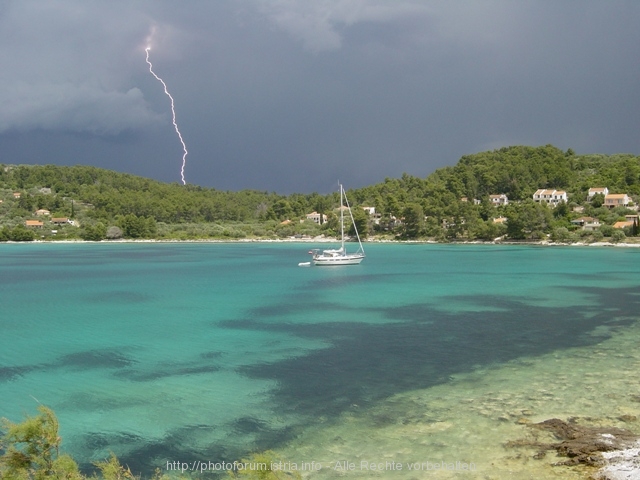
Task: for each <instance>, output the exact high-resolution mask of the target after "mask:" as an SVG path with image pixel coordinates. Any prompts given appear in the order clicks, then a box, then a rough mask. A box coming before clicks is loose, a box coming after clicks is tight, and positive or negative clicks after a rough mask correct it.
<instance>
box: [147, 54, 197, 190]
mask: <svg viewBox="0 0 640 480" xmlns="http://www.w3.org/2000/svg"><path fill="white" fill-rule="evenodd" d="M149 50H151V47H147V48H145V49H144V51H145V53H146V54H147V63H148V64H149V72H151V75H153V76H154V77H156V80H158V81H159V82H160V83H161V84H162V86H163V87H164V93H165V94H166V95H167V97H169V99H170V100H171V115H172V117H173V118H172V121H173V127H174V128H175V129H176V133H177V134H178V138H179V139H180V143H182V150H183V151H184V153H183V154H182V168H181V169H180V176H181V177H182V184H183V185H186V184H187V182H186V181H185V179H184V167H185V165H186V164H187V153H189V152H187V145H186V144H185V143H184V140H183V138H182V134H181V133H180V129H179V128H178V123H177V122H176V109H175V104H174V102H173V97H172V96H171V94H170V93H169V89H168V88H167V84H166V83H164V80H162V79H161V78H160V77H159V76H158V75H156V72H154V71H153V65H151V61H150V60H149Z"/></svg>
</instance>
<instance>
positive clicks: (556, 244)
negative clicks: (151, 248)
mask: <svg viewBox="0 0 640 480" xmlns="http://www.w3.org/2000/svg"><path fill="white" fill-rule="evenodd" d="M76 243H78V244H129V243H302V244H309V243H339V240H338V239H335V238H330V237H323V238H320V237H313V238H278V239H269V238H241V239H235V240H231V239H229V240H226V239H225V240H220V239H192V240H176V239H155V238H145V239H132V238H130V239H118V240H100V241H97V242H96V241H91V240H81V239H77V240H33V241H29V242H16V241H12V240H8V241H6V242H1V243H0V245H2V244H11V245H26V244H76ZM348 243H352V242H348ZM362 243H364V244H367V243H369V244H376V243H377V244H380V243H385V244H389V243H390V244H399V245H507V246H518V245H525V246H541V247H618V248H639V247H640V243H626V242H619V243H612V242H593V243H585V242H576V243H561V242H549V241H546V240H542V241H538V242H527V241H499V242H495V241H482V240H470V241H460V242H438V241H435V240H390V239H369V240H363V242H362Z"/></svg>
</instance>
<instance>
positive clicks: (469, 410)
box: [278, 325, 640, 480]
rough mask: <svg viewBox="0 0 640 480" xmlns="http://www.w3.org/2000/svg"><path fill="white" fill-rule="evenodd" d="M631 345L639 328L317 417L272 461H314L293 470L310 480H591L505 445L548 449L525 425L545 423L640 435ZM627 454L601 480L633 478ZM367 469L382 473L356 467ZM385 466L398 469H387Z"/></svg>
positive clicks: (638, 473)
mask: <svg viewBox="0 0 640 480" xmlns="http://www.w3.org/2000/svg"><path fill="white" fill-rule="evenodd" d="M609 333H610V332H609V331H608V330H607V329H606V328H604V327H603V329H602V330H600V331H598V329H596V331H594V332H592V334H591V335H594V336H599V335H602V336H603V339H604V338H605V337H604V336H605V335H609ZM639 340H640V325H634V326H631V327H625V328H624V329H621V330H619V331H616V332H615V333H614V334H613V335H612V336H611V338H609V339H607V340H604V341H603V342H602V343H600V344H598V345H596V346H592V347H580V348H573V349H569V350H564V351H560V352H557V353H552V354H547V355H544V356H541V357H536V358H528V359H522V358H521V359H518V360H514V361H511V362H508V363H506V364H503V365H499V366H495V367H494V368H482V369H478V370H475V371H473V372H472V373H465V374H460V375H456V376H455V377H453V378H452V380H451V381H450V382H449V383H447V384H443V385H440V386H436V387H433V388H429V389H425V390H416V391H412V392H405V393H401V394H398V395H395V396H393V397H391V398H389V399H387V400H386V401H384V402H381V403H380V404H378V405H377V406H375V407H373V408H370V409H367V410H364V409H360V408H359V407H358V406H357V405H353V408H352V410H351V411H350V412H348V413H345V414H343V415H342V416H341V418H340V419H339V420H338V421H335V422H334V421H331V422H329V421H328V420H326V419H322V418H320V419H318V425H317V426H316V427H314V428H312V429H310V430H308V431H306V433H305V434H304V435H303V436H301V437H300V438H298V439H297V440H296V441H294V442H293V443H291V444H290V445H289V446H288V447H287V448H285V449H283V450H282V451H280V452H278V453H279V454H281V455H282V457H283V458H287V459H288V460H291V461H292V462H297V464H298V465H302V464H303V462H306V463H307V464H308V463H309V462H312V461H315V462H316V463H321V465H322V468H321V469H320V470H314V471H312V472H302V474H303V478H310V479H318V480H319V479H334V478H353V479H365V478H399V479H400V478H402V479H418V478H427V477H428V478H440V479H458V478H469V479H484V480H505V479H523V480H524V479H531V480H546V479H568V480H574V479H575V480H578V479H581V480H584V479H587V478H592V477H593V478H596V476H597V475H598V469H597V468H594V467H587V466H558V465H555V464H557V463H561V462H564V461H566V460H567V458H564V457H560V456H558V455H557V454H556V452H555V451H554V450H549V451H547V452H546V454H545V455H544V456H543V457H542V458H539V457H540V455H537V454H538V453H539V451H538V450H537V449H535V448H532V447H526V446H519V447H515V446H511V445H513V443H511V445H510V442H515V443H516V444H518V443H523V444H526V443H528V442H540V443H556V442H558V439H556V438H554V437H553V435H552V434H550V433H548V432H544V431H541V430H538V429H534V428H531V426H530V424H532V423H536V422H541V421H543V420H547V419H551V418H559V419H563V420H565V421H567V420H569V419H572V421H573V422H576V423H577V424H578V425H584V426H616V427H620V428H625V429H628V430H631V431H634V432H636V433H638V432H640V420H638V419H639V418H640V381H639V379H638V370H639V369H640V351H639V350H638V348H637V345H638V342H639ZM522 440H524V442H520V441H522ZM633 454H634V451H626V452H617V453H610V454H608V456H610V457H612V460H611V462H612V465H611V466H609V467H607V470H606V471H605V470H603V472H604V473H607V475H608V476H607V477H602V478H610V479H616V480H617V479H619V478H620V479H622V478H628V479H638V478H640V470H639V468H638V465H637V462H638V457H637V454H636V455H635V456H634V455H633ZM624 455H626V460H624V461H622V462H619V460H620V458H619V457H621V456H624ZM536 457H538V458H536ZM616 461H618V463H616ZM344 462H347V464H346V466H347V468H345V463H344ZM363 462H364V463H363ZM634 462H636V463H635V467H634V465H633V464H634ZM350 464H351V465H353V468H352V469H351V468H350ZM371 464H374V465H376V466H379V467H382V468H381V469H379V470H371V469H370V468H367V467H366V465H371ZM391 464H394V465H397V464H400V465H402V469H401V470H398V469H397V468H394V469H393V470H392V469H391ZM465 465H467V468H465ZM471 465H473V470H471ZM429 466H431V468H430V467H429ZM436 466H437V467H436ZM410 467H412V468H411V469H410ZM634 468H635V470H634ZM417 469H419V470H420V471H416V470H417ZM616 475H619V476H616ZM597 478H600V477H597Z"/></svg>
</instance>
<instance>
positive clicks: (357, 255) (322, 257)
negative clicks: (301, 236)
mask: <svg viewBox="0 0 640 480" xmlns="http://www.w3.org/2000/svg"><path fill="white" fill-rule="evenodd" d="M343 198H344V202H343ZM344 204H346V207H347V211H348V212H349V217H350V218H351V223H352V224H353V229H354V230H355V232H356V237H357V239H358V245H359V248H358V250H357V251H356V252H354V253H347V250H346V248H345V246H344V210H345V209H344V207H343V205H344ZM309 253H311V255H312V257H311V260H312V261H313V264H314V265H317V266H319V267H320V266H333V265H358V264H359V263H360V262H362V260H363V259H364V257H365V254H364V248H363V247H362V242H361V241H360V235H359V234H358V229H357V227H356V222H355V220H354V219H353V214H352V213H351V207H350V206H349V200H347V194H346V193H345V191H344V188H343V187H342V184H340V248H338V249H334V250H322V252H321V251H320V250H319V249H315V250H311V252H309Z"/></svg>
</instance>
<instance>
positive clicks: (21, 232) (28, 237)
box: [9, 225, 36, 242]
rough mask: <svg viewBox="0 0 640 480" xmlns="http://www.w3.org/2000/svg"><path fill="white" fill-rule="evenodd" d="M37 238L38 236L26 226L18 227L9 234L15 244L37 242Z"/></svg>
mask: <svg viewBox="0 0 640 480" xmlns="http://www.w3.org/2000/svg"><path fill="white" fill-rule="evenodd" d="M35 238H36V234H35V233H34V231H33V230H30V229H28V228H27V227H25V226H24V225H16V226H15V227H13V229H12V230H11V232H10V233H9V240H12V241H14V242H31V241H33V240H35Z"/></svg>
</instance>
